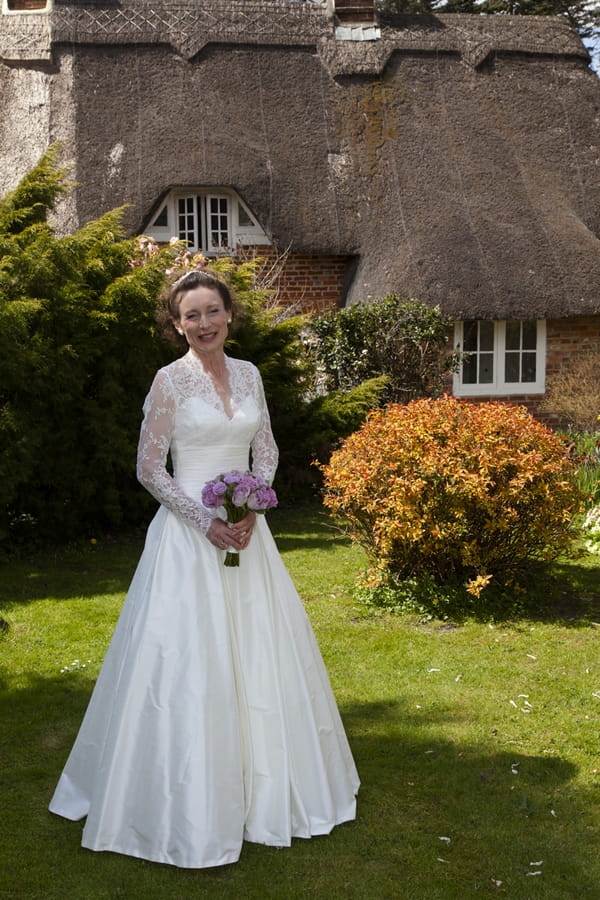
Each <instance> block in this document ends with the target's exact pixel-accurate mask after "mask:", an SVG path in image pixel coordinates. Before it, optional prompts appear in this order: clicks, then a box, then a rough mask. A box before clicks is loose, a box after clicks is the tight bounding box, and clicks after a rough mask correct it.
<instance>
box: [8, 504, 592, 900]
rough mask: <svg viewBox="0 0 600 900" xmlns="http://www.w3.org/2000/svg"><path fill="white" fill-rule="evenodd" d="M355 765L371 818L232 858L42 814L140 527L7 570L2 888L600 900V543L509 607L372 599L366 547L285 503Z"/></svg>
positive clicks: (165, 899)
mask: <svg viewBox="0 0 600 900" xmlns="http://www.w3.org/2000/svg"><path fill="white" fill-rule="evenodd" d="M270 521H271V523H272V526H273V530H274V532H275V534H276V536H277V539H278V543H279V546H280V549H281V551H282V553H283V555H284V558H285V561H286V564H287V565H288V567H289V569H290V571H291V573H292V575H293V577H294V579H295V581H296V584H297V586H298V588H299V591H300V593H301V595H302V597H303V599H304V600H305V602H306V608H307V610H308V613H309V615H310V617H311V620H312V622H313V625H314V628H315V631H316V634H317V638H318V640H319V642H320V645H321V649H322V651H323V655H324V657H325V661H326V663H327V666H328V668H329V672H330V676H331V680H332V683H333V687H334V691H335V693H336V696H337V699H338V703H339V706H340V710H341V713H342V716H343V718H344V721H345V724H346V727H347V731H348V736H349V739H350V742H351V745H352V748H353V751H354V754H355V758H356V762H357V766H358V768H359V772H360V775H361V778H362V787H361V791H360V795H359V809H358V818H357V820H356V821H355V822H353V823H349V824H346V825H343V826H341V827H339V828H337V829H336V830H335V831H334V832H333V833H332V834H331V835H330V836H328V837H319V838H315V839H313V840H311V841H302V840H297V841H295V842H294V844H293V846H292V847H291V848H290V849H283V850H277V849H274V848H270V847H263V846H258V845H253V844H247V845H245V848H244V851H243V854H242V857H241V859H240V861H239V863H237V864H236V865H234V866H226V867H222V868H218V869H208V870H180V869H175V868H172V867H169V866H162V865H157V864H154V863H147V862H144V861H141V860H136V859H130V858H127V857H123V856H118V855H116V854H109V853H92V852H90V851H87V850H83V849H82V848H81V847H80V844H79V842H80V835H81V829H82V823H73V822H67V821H64V820H62V819H60V818H57V817H55V816H52V815H51V814H50V813H48V812H47V804H48V801H49V799H50V796H51V794H52V792H53V790H54V786H55V783H56V780H57V778H58V776H59V774H60V771H61V769H62V766H63V764H64V762H65V759H66V756H67V754H68V751H69V749H70V746H71V743H72V741H73V739H74V737H75V734H76V731H77V728H78V725H79V722H80V720H81V717H82V714H83V712H84V709H85V707H86V704H87V701H88V698H89V695H90V692H91V690H92V685H93V681H94V678H95V677H96V675H97V672H98V669H99V667H100V664H101V661H102V658H103V655H104V652H105V650H106V646H107V643H108V641H109V639H110V635H111V633H112V629H113V627H114V624H115V621H116V618H117V615H118V612H119V609H120V606H121V604H122V601H123V597H124V592H125V590H126V589H127V586H128V583H129V580H130V578H131V575H132V573H133V569H134V566H135V564H136V562H137V558H138V555H139V552H140V549H141V540H137V539H130V540H126V539H123V540H120V541H115V542H110V543H104V542H98V543H97V544H89V545H87V546H86V547H83V548H82V547H79V548H71V549H68V550H65V551H63V552H61V553H52V554H51V553H48V554H45V555H39V556H37V557H36V558H34V559H29V560H21V561H17V562H13V563H10V564H4V565H3V566H2V567H0V615H2V616H3V617H4V619H6V620H7V621H8V622H9V623H10V630H9V632H8V633H7V634H5V635H4V636H3V637H0V663H1V670H0V698H1V701H0V702H1V710H0V780H1V791H0V898H3V900H4V898H11V900H12V898H15V900H20V898H23V900H25V898H27V900H29V898H31V900H59V898H60V900H100V898H103V900H104V898H106V900H108V898H111V900H112V898H132V900H138V898H140V900H146V898H150V900H189V898H195V897H199V898H203V897H207V898H208V897H210V898H235V900H237V898H276V900H278V898H282V900H283V898H371V897H372V898H415V900H436V898H442V900H453V898H457V900H459V898H460V900H464V898H470V897H496V896H500V897H506V898H517V900H534V898H544V900H565V898H578V900H584V898H590V900H592V898H593V900H598V898H600V584H599V582H600V560H597V559H596V560H594V559H591V558H588V559H587V560H584V561H583V562H581V563H579V564H577V565H575V564H573V565H568V564H565V565H563V566H561V567H557V570H556V577H557V581H560V583H561V585H563V582H564V585H563V586H562V587H561V590H560V591H558V592H557V595H560V596H562V602H561V603H559V604H557V603H556V597H555V598H554V599H553V601H552V605H551V606H549V607H548V608H545V609H544V608H543V609H541V610H540V612H539V614H537V615H536V616H532V617H529V618H522V619H520V620H513V621H510V622H506V623H495V624H493V625H491V624H489V623H486V622H483V623H482V622H475V621H469V622H466V623H465V624H461V625H460V626H454V625H452V624H451V623H442V622H431V621H430V622H426V621H420V620H419V618H418V617H416V616H405V617H391V616H386V615H371V614H368V613H367V612H366V610H364V609H362V608H360V607H358V606H357V605H356V604H355V602H354V601H353V600H352V596H351V590H352V586H353V583H354V580H355V577H356V574H357V572H358V571H359V569H360V568H361V567H362V565H363V564H364V557H363V554H362V552H361V550H360V549H359V548H357V547H354V546H352V545H351V544H350V543H349V542H348V541H347V540H346V539H345V538H344V537H343V536H341V535H340V534H339V533H338V532H337V531H336V530H334V529H333V528H331V526H330V525H329V524H328V520H327V519H326V518H325V517H324V516H323V515H322V514H321V513H319V512H318V511H312V512H304V513H297V514H289V513H287V514H286V513H282V512H279V511H277V513H275V514H273V515H272V516H271V517H270Z"/></svg>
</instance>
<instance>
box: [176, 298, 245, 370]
mask: <svg viewBox="0 0 600 900" xmlns="http://www.w3.org/2000/svg"><path fill="white" fill-rule="evenodd" d="M230 318H231V316H230V313H229V312H227V310H226V309H225V306H224V305H223V300H222V298H221V296H220V294H219V293H218V292H217V291H216V290H214V289H213V288H209V287H196V288H193V289H192V290H191V291H187V292H186V293H185V294H184V295H183V297H182V298H181V301H180V303H179V319H178V320H177V321H176V322H175V325H176V327H177V328H178V329H180V330H181V332H182V333H183V334H184V335H185V338H186V340H187V342H188V344H189V345H190V347H191V349H192V350H193V351H194V353H196V354H197V355H198V356H200V357H202V356H206V355H207V354H213V353H215V352H217V353H219V352H220V351H222V350H223V345H224V343H225V340H226V339H227V335H228V328H227V325H228V322H229V321H230Z"/></svg>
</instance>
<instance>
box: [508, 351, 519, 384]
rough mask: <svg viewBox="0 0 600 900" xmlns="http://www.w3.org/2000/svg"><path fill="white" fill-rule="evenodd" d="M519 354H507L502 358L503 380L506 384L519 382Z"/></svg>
mask: <svg viewBox="0 0 600 900" xmlns="http://www.w3.org/2000/svg"><path fill="white" fill-rule="evenodd" d="M520 356H521V354H520V353H507V354H506V355H505V357H504V380H505V381H506V382H507V384H515V383H518V382H519V376H520V372H519V368H520V366H519V363H520Z"/></svg>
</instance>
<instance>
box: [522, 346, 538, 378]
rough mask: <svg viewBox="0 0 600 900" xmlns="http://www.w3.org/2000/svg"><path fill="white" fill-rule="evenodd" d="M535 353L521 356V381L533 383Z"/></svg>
mask: <svg viewBox="0 0 600 900" xmlns="http://www.w3.org/2000/svg"><path fill="white" fill-rule="evenodd" d="M535 359H536V355H535V353H524V354H523V381H526V382H531V381H535V370H536V365H535Z"/></svg>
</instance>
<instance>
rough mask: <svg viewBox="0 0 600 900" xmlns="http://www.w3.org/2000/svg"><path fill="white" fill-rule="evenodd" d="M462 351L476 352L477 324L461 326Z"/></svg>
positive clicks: (469, 323) (468, 323)
mask: <svg viewBox="0 0 600 900" xmlns="http://www.w3.org/2000/svg"><path fill="white" fill-rule="evenodd" d="M463 350H464V351H465V352H467V351H468V350H477V322H472V321H471V322H465V324H464V325H463Z"/></svg>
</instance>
